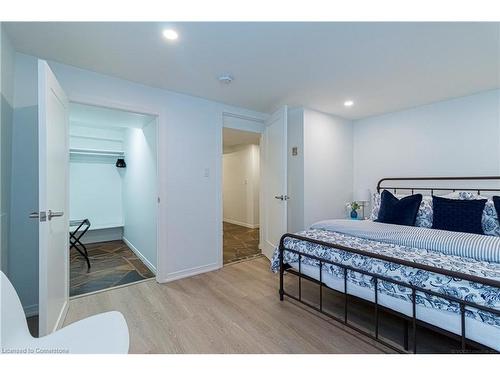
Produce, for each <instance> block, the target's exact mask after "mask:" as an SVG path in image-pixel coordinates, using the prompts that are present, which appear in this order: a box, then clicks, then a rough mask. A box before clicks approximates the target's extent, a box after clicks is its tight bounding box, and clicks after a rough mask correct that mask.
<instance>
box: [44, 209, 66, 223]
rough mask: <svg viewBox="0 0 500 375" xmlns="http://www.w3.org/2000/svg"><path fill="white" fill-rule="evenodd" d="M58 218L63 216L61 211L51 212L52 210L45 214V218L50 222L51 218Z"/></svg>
mask: <svg viewBox="0 0 500 375" xmlns="http://www.w3.org/2000/svg"><path fill="white" fill-rule="evenodd" d="M60 216H64V212H63V211H52V210H49V212H48V213H47V218H48V219H49V221H50V220H52V218H53V217H60Z"/></svg>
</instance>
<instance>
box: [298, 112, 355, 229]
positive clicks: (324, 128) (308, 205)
mask: <svg viewBox="0 0 500 375" xmlns="http://www.w3.org/2000/svg"><path fill="white" fill-rule="evenodd" d="M352 144H353V131H352V123H351V121H348V120H345V119H343V118H340V117H337V116H333V115H328V114H325V113H321V112H317V111H313V110H310V109H305V110H304V149H305V157H304V225H305V228H309V227H310V226H311V225H312V224H313V223H314V222H316V221H319V220H324V219H325V218H332V219H338V218H343V217H345V204H346V203H347V202H349V201H351V200H352V191H353V185H352V181H353V148H352Z"/></svg>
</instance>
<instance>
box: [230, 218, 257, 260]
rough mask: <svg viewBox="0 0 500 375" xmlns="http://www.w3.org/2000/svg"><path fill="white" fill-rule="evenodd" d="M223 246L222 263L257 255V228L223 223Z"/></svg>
mask: <svg viewBox="0 0 500 375" xmlns="http://www.w3.org/2000/svg"><path fill="white" fill-rule="evenodd" d="M223 247H224V254H223V262H224V264H227V263H231V262H236V261H239V260H242V259H246V258H249V257H254V256H256V255H259V254H261V251H260V249H259V229H250V228H246V227H242V226H240V225H235V224H230V223H224V238H223Z"/></svg>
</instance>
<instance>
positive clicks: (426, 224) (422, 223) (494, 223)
mask: <svg viewBox="0 0 500 375" xmlns="http://www.w3.org/2000/svg"><path fill="white" fill-rule="evenodd" d="M404 196H405V195H400V194H398V195H396V197H398V198H402V197H404ZM443 198H448V199H465V200H470V199H487V198H486V197H482V196H480V195H478V194H476V193H474V192H471V191H457V192H453V193H450V194H447V195H443ZM379 209H380V193H374V194H373V199H372V212H371V216H370V219H371V220H376V219H377V217H378V211H379ZM432 217H433V214H432V196H428V195H426V196H424V197H423V199H422V203H420V208H419V210H418V214H417V219H416V220H415V226H417V227H423V228H432ZM481 224H482V226H483V232H484V234H485V235H487V236H498V237H500V223H499V220H498V214H497V212H496V209H495V205H494V203H493V200H492V199H488V201H487V202H486V205H485V206H484V211H483V217H482V219H481Z"/></svg>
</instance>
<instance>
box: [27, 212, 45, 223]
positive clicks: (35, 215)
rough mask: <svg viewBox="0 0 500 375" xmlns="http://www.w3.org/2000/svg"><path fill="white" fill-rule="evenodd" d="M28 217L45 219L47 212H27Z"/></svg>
mask: <svg viewBox="0 0 500 375" xmlns="http://www.w3.org/2000/svg"><path fill="white" fill-rule="evenodd" d="M29 218H30V219H39V220H40V221H45V220H47V213H46V212H45V211H40V212H36V211H35V212H32V213H30V214H29Z"/></svg>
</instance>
